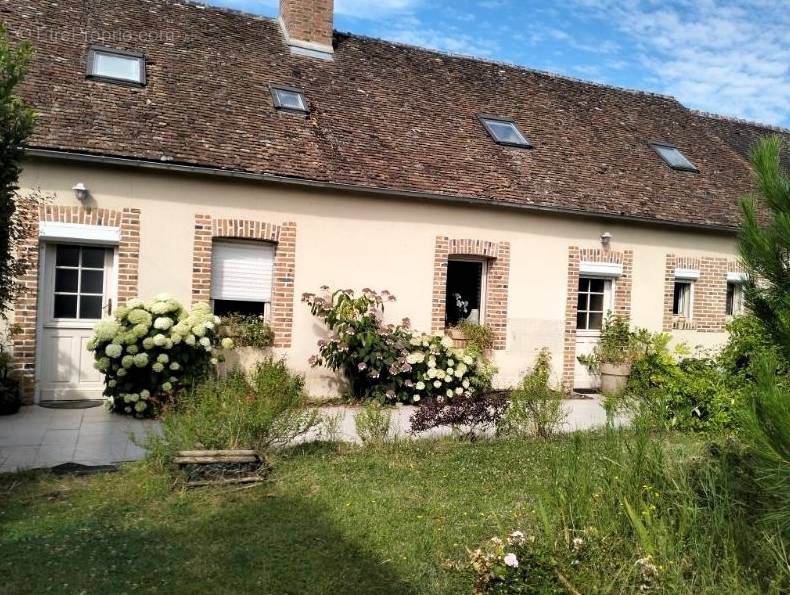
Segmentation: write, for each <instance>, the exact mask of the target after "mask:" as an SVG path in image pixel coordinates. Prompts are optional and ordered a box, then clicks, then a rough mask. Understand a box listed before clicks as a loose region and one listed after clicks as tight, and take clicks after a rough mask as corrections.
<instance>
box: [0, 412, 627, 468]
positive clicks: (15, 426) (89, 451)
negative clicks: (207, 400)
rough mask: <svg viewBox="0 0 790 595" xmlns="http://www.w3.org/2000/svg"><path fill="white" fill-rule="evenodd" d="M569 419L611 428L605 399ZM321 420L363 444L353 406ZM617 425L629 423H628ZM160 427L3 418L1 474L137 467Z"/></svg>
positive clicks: (32, 416) (404, 425) (59, 417)
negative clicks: (333, 420)
mask: <svg viewBox="0 0 790 595" xmlns="http://www.w3.org/2000/svg"><path fill="white" fill-rule="evenodd" d="M565 408H566V411H567V413H568V418H567V419H566V421H565V425H564V427H563V430H564V431H566V432H571V431H576V430H588V429H592V428H596V427H601V426H603V425H605V424H606V412H605V411H604V409H603V407H602V406H601V401H600V399H599V398H589V399H571V400H568V401H565ZM414 409H415V407H410V406H404V407H395V408H393V409H392V419H391V424H392V431H393V435H395V436H399V437H407V436H409V433H408V431H409V419H410V418H411V415H412V413H413V412H414ZM320 411H321V414H322V415H324V416H332V417H337V418H338V423H337V428H336V429H337V435H336V436H335V438H336V439H338V440H343V441H346V442H359V438H358V436H357V433H356V429H355V425H354V416H355V414H356V412H357V411H358V408H357V407H352V406H326V407H320ZM616 422H617V423H618V424H619V423H623V419H617V420H616ZM158 427H159V426H158V423H157V422H155V421H152V420H139V419H133V418H129V417H124V416H121V415H117V414H112V413H110V412H109V411H107V410H106V409H105V408H104V407H93V408H90V409H46V408H44V407H38V406H31V407H23V408H22V410H21V411H20V412H19V413H17V414H15V415H9V416H4V417H0V473H6V472H13V471H18V470H21V469H38V468H49V467H54V466H55V465H59V464H61V463H69V462H73V463H81V464H83V465H108V464H113V463H121V462H125V461H134V460H137V459H140V458H142V457H143V456H144V455H145V450H144V449H143V448H141V446H140V444H144V443H145V438H146V436H147V435H148V434H149V433H150V432H155V431H156V430H157V428H158ZM449 433H450V430H449V429H448V428H439V429H434V430H430V431H428V432H425V433H424V434H421V435H420V436H425V437H436V436H442V435H447V434H449ZM318 437H320V433H318V432H313V433H311V435H308V436H305V437H303V438H302V440H301V441H305V440H306V441H309V440H314V439H316V438H318Z"/></svg>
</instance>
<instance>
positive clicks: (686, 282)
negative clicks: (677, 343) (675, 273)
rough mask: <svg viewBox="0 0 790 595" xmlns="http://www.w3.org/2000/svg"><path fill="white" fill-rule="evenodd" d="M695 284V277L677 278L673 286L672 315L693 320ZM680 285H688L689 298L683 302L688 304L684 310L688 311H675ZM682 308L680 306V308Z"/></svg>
mask: <svg viewBox="0 0 790 595" xmlns="http://www.w3.org/2000/svg"><path fill="white" fill-rule="evenodd" d="M694 284H695V281H694V280H693V279H678V278H675V280H674V285H673V286H672V316H674V317H676V318H681V317H682V318H683V319H684V320H692V319H693V317H694ZM678 285H686V286H687V287H688V300H686V301H684V302H683V304H684V305H685V306H686V307H685V308H684V310H687V311H688V313H686V312H680V311H678V312H675V302H676V299H675V294H676V293H677V288H678ZM678 310H680V308H678Z"/></svg>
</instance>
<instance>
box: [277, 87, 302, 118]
mask: <svg viewBox="0 0 790 595" xmlns="http://www.w3.org/2000/svg"><path fill="white" fill-rule="evenodd" d="M269 90H270V91H271V94H272V102H273V103H274V109H276V110H277V111H283V112H290V113H292V114H309V113H310V105H309V104H308V103H307V95H306V94H305V92H304V90H303V89H299V88H297V87H289V86H287V85H270V86H269ZM278 91H285V92H287V93H295V94H297V95H299V96H300V97H301V99H302V105H303V106H304V108H303V109H298V108H295V107H291V106H288V105H284V104H283V103H282V102H281V101H280V97H279V95H278V94H277V92H278Z"/></svg>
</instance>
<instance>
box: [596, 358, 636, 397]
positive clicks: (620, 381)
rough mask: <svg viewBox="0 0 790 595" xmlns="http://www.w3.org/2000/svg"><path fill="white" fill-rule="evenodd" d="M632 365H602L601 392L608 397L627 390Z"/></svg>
mask: <svg viewBox="0 0 790 595" xmlns="http://www.w3.org/2000/svg"><path fill="white" fill-rule="evenodd" d="M630 373H631V364H601V392H602V393H604V394H607V395H610V394H617V393H620V392H622V391H623V390H625V385H626V383H627V382H628V375H629V374H630Z"/></svg>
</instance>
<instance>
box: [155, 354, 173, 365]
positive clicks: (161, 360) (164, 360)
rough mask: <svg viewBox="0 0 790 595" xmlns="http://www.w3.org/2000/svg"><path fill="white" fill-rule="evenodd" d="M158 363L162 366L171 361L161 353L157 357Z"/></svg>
mask: <svg viewBox="0 0 790 595" xmlns="http://www.w3.org/2000/svg"><path fill="white" fill-rule="evenodd" d="M156 361H158V362H159V363H160V364H166V363H167V362H169V361H170V358H169V357H167V354H166V353H160V354H159V355H158V356H156Z"/></svg>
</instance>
